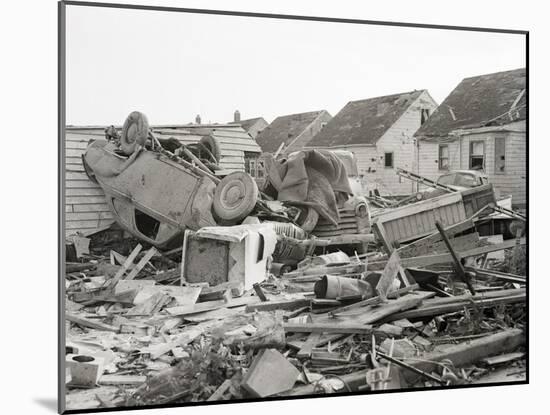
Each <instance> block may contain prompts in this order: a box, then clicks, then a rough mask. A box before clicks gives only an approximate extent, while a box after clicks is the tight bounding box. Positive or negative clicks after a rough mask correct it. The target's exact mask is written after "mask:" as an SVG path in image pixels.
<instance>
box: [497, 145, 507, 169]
mask: <svg viewBox="0 0 550 415" xmlns="http://www.w3.org/2000/svg"><path fill="white" fill-rule="evenodd" d="M505 171H506V137H495V174H504V173H505Z"/></svg>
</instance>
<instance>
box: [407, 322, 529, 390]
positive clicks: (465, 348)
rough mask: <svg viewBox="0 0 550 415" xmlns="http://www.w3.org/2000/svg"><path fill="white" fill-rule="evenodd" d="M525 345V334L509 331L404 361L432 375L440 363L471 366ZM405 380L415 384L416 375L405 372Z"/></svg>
mask: <svg viewBox="0 0 550 415" xmlns="http://www.w3.org/2000/svg"><path fill="white" fill-rule="evenodd" d="M524 343H525V333H524V332H523V330H521V329H508V330H504V331H501V332H499V333H495V334H491V335H488V336H485V337H481V338H479V339H475V340H470V341H466V342H462V343H460V344H457V345H451V346H446V347H445V348H444V349H443V350H438V351H434V352H432V353H429V354H426V355H424V356H422V357H420V358H418V359H417V358H409V359H404V360H406V362H407V363H409V364H410V365H411V366H414V367H416V368H417V369H420V370H422V371H423V372H428V373H431V372H432V371H434V370H436V369H437V367H438V362H441V361H443V360H450V361H451V362H453V365H454V366H455V367H462V366H466V365H470V364H473V363H476V362H479V361H480V360H482V359H484V358H486V357H489V356H494V355H497V354H500V353H508V352H512V351H514V350H515V349H517V348H518V347H519V346H521V345H523V344H524ZM403 376H404V378H405V379H406V380H407V381H408V382H409V383H410V384H412V383H414V381H415V378H416V376H417V375H416V374H414V373H411V372H408V371H406V372H403Z"/></svg>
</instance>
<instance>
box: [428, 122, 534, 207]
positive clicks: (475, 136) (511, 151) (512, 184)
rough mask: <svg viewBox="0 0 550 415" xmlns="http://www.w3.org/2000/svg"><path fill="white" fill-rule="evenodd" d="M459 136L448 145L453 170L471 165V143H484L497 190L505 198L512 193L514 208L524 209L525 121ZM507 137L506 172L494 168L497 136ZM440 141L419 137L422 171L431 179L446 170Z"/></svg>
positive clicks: (488, 174) (486, 163) (487, 164)
mask: <svg viewBox="0 0 550 415" xmlns="http://www.w3.org/2000/svg"><path fill="white" fill-rule="evenodd" d="M462 134H463V135H461V136H460V139H457V140H456V141H454V142H451V143H448V144H449V156H450V170H468V169H469V168H470V142H471V141H484V142H485V169H484V171H485V174H487V176H488V178H489V181H490V182H491V183H493V185H494V187H495V190H496V191H497V193H498V194H499V195H500V196H501V197H504V196H506V195H512V203H513V205H514V206H515V207H518V208H523V207H525V204H526V196H527V195H526V188H527V138H526V133H525V121H521V122H516V123H512V124H509V125H507V126H505V127H503V128H500V129H493V130H491V129H486V131H483V130H482V129H478V130H477V131H476V130H472V131H471V132H468V131H464V132H462ZM496 137H505V171H504V172H502V173H501V172H498V171H496V169H495V138H496ZM438 148H439V144H438V143H433V142H427V141H425V140H420V142H419V149H418V151H419V153H418V154H419V160H420V169H419V174H420V175H421V176H424V177H428V178H430V179H434V180H435V179H437V178H438V177H439V176H440V175H441V174H443V173H445V172H446V171H440V170H439V168H438V160H439V150H438Z"/></svg>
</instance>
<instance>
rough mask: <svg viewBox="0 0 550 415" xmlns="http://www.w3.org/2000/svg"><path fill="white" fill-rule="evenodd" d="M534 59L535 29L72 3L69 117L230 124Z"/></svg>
mask: <svg viewBox="0 0 550 415" xmlns="http://www.w3.org/2000/svg"><path fill="white" fill-rule="evenodd" d="M524 66H525V38H524V36H523V35H510V34H495V33H483V32H465V31H450V30H434V29H416V28H405V27H385V26H374V25H352V24H341V23H326V22H307V21H288V20H278V19H261V18H250V17H233V16H213V15H201V14H187V13H169V12H159V11H139V10H125V9H107V8H95V7H79V6H67V123H68V124H72V125H110V124H122V123H123V121H124V119H125V117H126V116H127V114H128V113H130V112H131V111H134V110H139V111H142V112H144V113H145V114H147V116H148V118H149V122H150V124H152V125H155V124H185V123H188V122H192V121H194V119H195V116H196V115H197V114H200V115H201V117H202V121H203V123H205V122H218V123H223V122H227V121H231V120H232V119H233V112H234V111H235V109H239V111H240V112H241V117H242V118H243V119H246V118H253V117H258V116H263V117H264V118H265V119H266V120H267V121H268V122H271V121H272V120H273V119H274V118H275V117H277V116H279V115H286V114H292V113H297V112H307V111H314V110H320V109H326V110H328V111H329V112H330V113H331V114H332V115H335V114H336V113H337V112H338V111H339V110H340V109H341V108H342V107H343V106H344V105H345V104H346V103H347V102H348V101H352V100H358V99H364V98H371V97H376V96H381V95H388V94H393V93H399V92H407V91H412V90H415V89H427V90H428V91H429V93H430V94H431V95H432V97H433V98H434V99H435V100H436V101H437V102H438V103H441V102H442V101H443V99H444V98H445V97H446V96H447V95H448V94H449V93H450V92H451V91H452V89H453V88H454V87H455V86H456V85H457V84H458V83H459V82H460V81H461V80H462V79H463V78H465V77H469V76H475V75H481V74H486V73H492V72H499V71H504V70H510V69H516V68H520V67H524Z"/></svg>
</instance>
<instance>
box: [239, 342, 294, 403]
mask: <svg viewBox="0 0 550 415" xmlns="http://www.w3.org/2000/svg"><path fill="white" fill-rule="evenodd" d="M299 376H300V371H299V370H298V369H296V367H295V366H294V365H293V364H292V363H290V362H289V361H288V360H287V359H286V358H285V357H284V356H283V355H282V354H281V353H279V352H278V351H277V350H275V349H263V350H262V351H261V352H260V353H258V355H257V356H256V358H255V359H254V361H253V362H252V365H251V366H250V369H249V370H248V372H247V373H246V376H245V378H244V379H243V383H242V387H243V388H244V389H245V390H246V391H247V392H249V393H250V394H251V395H252V396H254V397H256V398H264V397H266V396H272V395H275V394H277V393H281V392H284V391H287V390H289V389H292V387H293V386H294V383H295V382H296V380H297V379H298V377H299Z"/></svg>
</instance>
